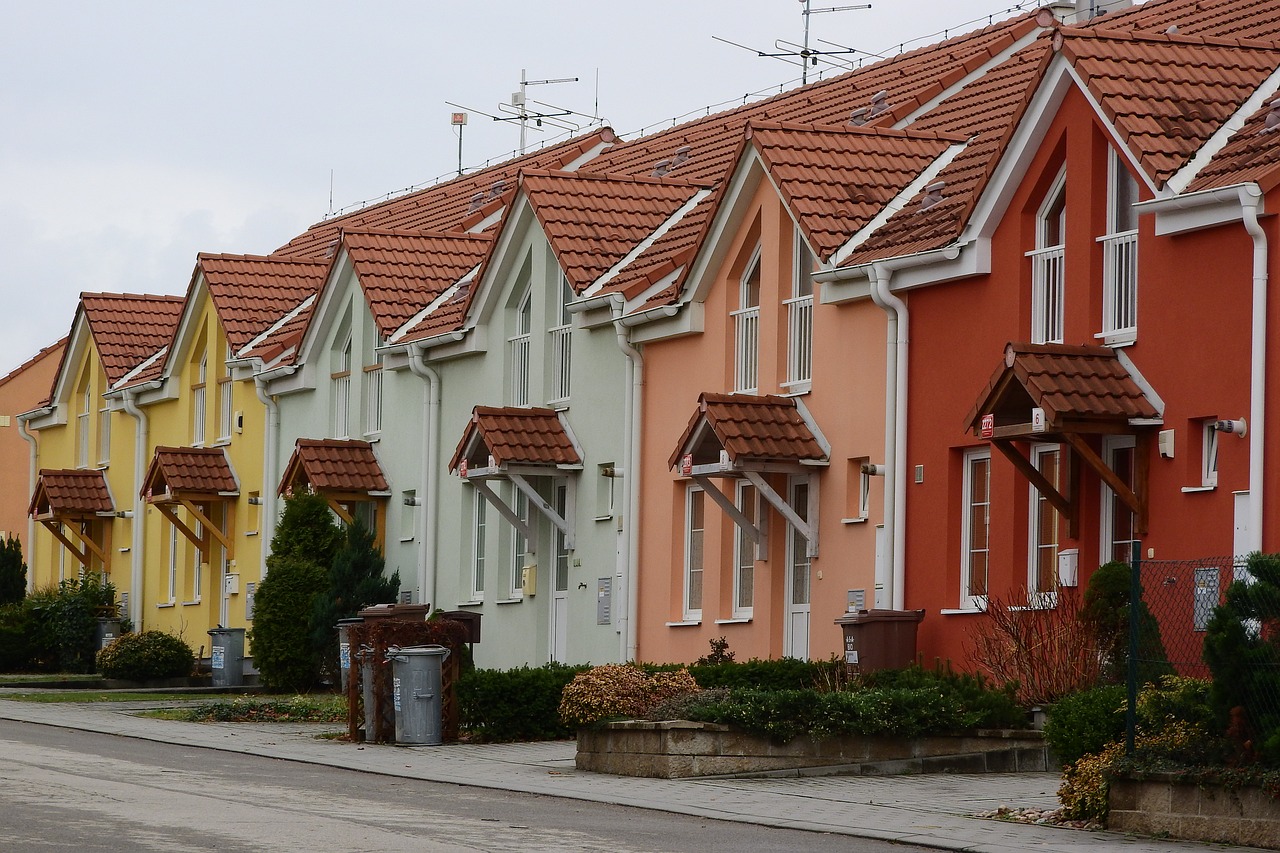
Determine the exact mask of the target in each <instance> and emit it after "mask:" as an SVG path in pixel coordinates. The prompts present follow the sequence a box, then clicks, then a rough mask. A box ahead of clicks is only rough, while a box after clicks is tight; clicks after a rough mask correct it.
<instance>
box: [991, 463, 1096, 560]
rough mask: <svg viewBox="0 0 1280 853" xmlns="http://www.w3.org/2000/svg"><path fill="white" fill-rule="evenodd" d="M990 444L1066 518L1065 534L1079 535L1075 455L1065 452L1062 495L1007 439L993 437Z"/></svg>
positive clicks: (1071, 536)
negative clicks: (1066, 461) (1066, 475)
mask: <svg viewBox="0 0 1280 853" xmlns="http://www.w3.org/2000/svg"><path fill="white" fill-rule="evenodd" d="M991 444H992V445H993V446H994V447H995V448H996V450H999V451H1000V453H1002V454H1003V455H1004V457H1005V458H1006V459H1008V460H1009V461H1010V462H1012V463H1013V467H1014V468H1016V469H1017V470H1018V473H1019V474H1021V475H1022V476H1023V477H1026V478H1027V480H1028V481H1029V482H1030V483H1031V485H1032V486H1033V487H1034V488H1035V490H1036V491H1037V492H1039V493H1040V494H1041V495H1043V496H1044V499H1045V500H1047V501H1048V502H1049V503H1050V504H1052V505H1053V508H1054V509H1056V510H1057V511H1058V512H1059V513H1060V514H1061V515H1062V517H1063V518H1065V519H1066V520H1067V535H1068V536H1069V537H1070V538H1072V539H1075V538H1077V537H1078V536H1079V535H1080V534H1079V527H1080V502H1079V501H1077V500H1074V498H1075V497H1076V496H1077V495H1078V494H1079V490H1078V473H1077V472H1078V471H1079V467H1078V465H1077V464H1076V462H1075V455H1074V454H1070V453H1069V454H1067V455H1068V456H1069V457H1070V462H1068V465H1069V466H1070V469H1069V470H1070V473H1069V474H1068V480H1067V482H1068V490H1067V494H1066V495H1064V494H1062V493H1061V492H1060V491H1058V489H1057V487H1055V486H1054V485H1053V483H1050V482H1049V479H1048V478H1047V477H1045V475H1044V474H1043V473H1041V471H1040V470H1039V469H1038V468H1036V467H1035V466H1034V465H1032V464H1031V460H1029V459H1027V457H1025V456H1023V455H1022V454H1021V453H1020V452H1018V449H1017V448H1016V447H1014V446H1013V443H1012V442H1011V441H1010V440H1009V439H993V440H992V441H991Z"/></svg>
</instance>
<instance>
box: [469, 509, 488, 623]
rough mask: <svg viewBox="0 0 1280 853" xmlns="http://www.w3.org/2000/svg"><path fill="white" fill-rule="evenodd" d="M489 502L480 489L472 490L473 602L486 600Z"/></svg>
mask: <svg viewBox="0 0 1280 853" xmlns="http://www.w3.org/2000/svg"><path fill="white" fill-rule="evenodd" d="M488 533H489V502H488V501H487V500H486V499H485V496H484V495H483V494H481V493H480V490H479V489H472V490H471V600H472V601H481V600H482V599H483V598H484V580H485V577H484V574H485V565H486V560H487V559H488V549H489V543H488Z"/></svg>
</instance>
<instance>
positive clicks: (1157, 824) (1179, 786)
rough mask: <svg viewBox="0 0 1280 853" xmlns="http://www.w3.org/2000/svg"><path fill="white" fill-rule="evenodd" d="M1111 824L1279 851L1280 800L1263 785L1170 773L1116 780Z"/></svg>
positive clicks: (1120, 828)
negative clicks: (1220, 783)
mask: <svg viewBox="0 0 1280 853" xmlns="http://www.w3.org/2000/svg"><path fill="white" fill-rule="evenodd" d="M1108 802H1109V803H1110V805H1111V815H1110V817H1109V818H1108V819H1107V828H1108V829H1113V830H1117V831H1119V832H1135V833H1142V834H1144V835H1169V836H1172V837H1174V838H1186V839H1190V840H1193V841H1221V842H1226V843H1229V844H1245V845H1249V846H1252V847H1267V848H1270V849H1273V850H1280V801H1277V800H1276V799H1275V798H1274V797H1272V796H1270V795H1269V794H1267V793H1266V792H1265V791H1263V790H1262V789H1260V788H1239V789H1235V790H1227V789H1221V788H1207V787H1206V788H1202V787H1200V786H1198V785H1195V784H1190V783H1180V782H1178V781H1176V779H1175V778H1174V777H1173V776H1172V775H1170V774H1152V776H1151V778H1148V779H1144V780H1141V781H1138V780H1134V779H1114V780H1112V782H1111V791H1110V794H1109V795H1108Z"/></svg>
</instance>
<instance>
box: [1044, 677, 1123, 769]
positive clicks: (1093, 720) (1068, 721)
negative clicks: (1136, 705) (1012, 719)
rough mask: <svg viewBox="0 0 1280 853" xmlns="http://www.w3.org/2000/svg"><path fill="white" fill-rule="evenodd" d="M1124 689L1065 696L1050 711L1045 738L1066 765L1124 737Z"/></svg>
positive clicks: (1119, 686) (1120, 686) (1107, 688)
mask: <svg viewBox="0 0 1280 853" xmlns="http://www.w3.org/2000/svg"><path fill="white" fill-rule="evenodd" d="M1125 702H1126V699H1125V688H1124V685H1123V684H1110V685H1106V686H1104V687H1095V688H1093V689H1092V690H1085V691H1082V692H1080V693H1073V694H1072V695H1070V696H1064V697H1062V698H1061V699H1059V700H1058V701H1057V702H1056V703H1055V704H1054V705H1053V706H1052V707H1050V708H1049V717H1048V719H1047V720H1045V724H1044V737H1045V740H1046V741H1048V743H1049V748H1050V749H1051V750H1052V751H1053V754H1054V755H1056V756H1057V757H1058V760H1059V761H1061V762H1062V763H1063V764H1075V763H1076V762H1078V761H1079V760H1080V759H1081V758H1083V757H1084V756H1086V755H1092V754H1094V753H1097V752H1100V751H1101V750H1102V749H1103V747H1105V746H1106V745H1107V744H1109V743H1111V742H1112V741H1114V740H1116V739H1118V738H1120V737H1121V736H1122V735H1124V713H1125Z"/></svg>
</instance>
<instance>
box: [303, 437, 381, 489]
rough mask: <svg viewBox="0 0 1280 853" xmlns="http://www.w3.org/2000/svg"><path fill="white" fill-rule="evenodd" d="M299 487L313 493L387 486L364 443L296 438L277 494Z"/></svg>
mask: <svg viewBox="0 0 1280 853" xmlns="http://www.w3.org/2000/svg"><path fill="white" fill-rule="evenodd" d="M302 486H310V487H311V488H312V489H314V490H315V491H316V492H319V493H325V492H385V491H387V490H388V489H389V488H390V487H389V486H388V485H387V478H386V477H384V476H383V474H382V466H381V465H379V464H378V457H377V456H375V455H374V453H373V445H372V444H370V443H369V442H367V441H344V440H340V439H313V438H300V439H298V441H297V444H296V446H295V447H294V451H293V455H292V456H290V457H289V462H288V464H286V465H285V468H284V476H283V477H281V478H280V487H279V489H280V494H285V493H286V492H288V491H289V490H292V489H297V488H299V487H302Z"/></svg>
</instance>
